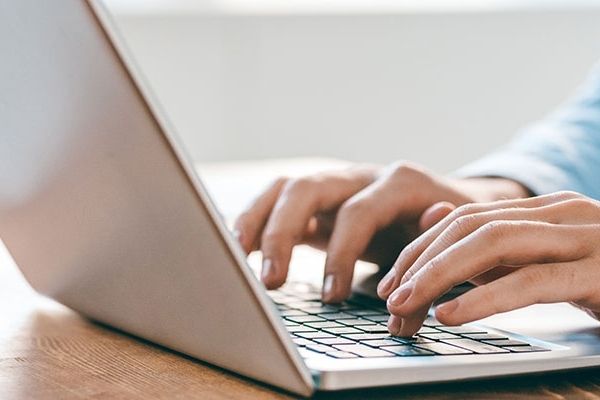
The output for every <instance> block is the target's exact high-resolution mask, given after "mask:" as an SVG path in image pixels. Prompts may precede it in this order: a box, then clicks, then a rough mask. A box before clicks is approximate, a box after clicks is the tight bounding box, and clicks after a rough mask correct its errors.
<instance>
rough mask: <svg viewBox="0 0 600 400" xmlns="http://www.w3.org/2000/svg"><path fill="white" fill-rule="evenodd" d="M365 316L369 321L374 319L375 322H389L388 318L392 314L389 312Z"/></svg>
mask: <svg viewBox="0 0 600 400" xmlns="http://www.w3.org/2000/svg"><path fill="white" fill-rule="evenodd" d="M364 318H365V319H368V320H369V321H373V322H387V320H388V319H389V318H390V315H389V314H378V315H365V316H364Z"/></svg>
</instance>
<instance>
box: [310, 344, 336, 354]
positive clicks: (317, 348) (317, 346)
mask: <svg viewBox="0 0 600 400" xmlns="http://www.w3.org/2000/svg"><path fill="white" fill-rule="evenodd" d="M306 348H307V349H309V350H312V351H316V352H317V353H327V352H328V351H331V347H329V346H326V345H324V344H316V343H313V344H309V345H308V346H306Z"/></svg>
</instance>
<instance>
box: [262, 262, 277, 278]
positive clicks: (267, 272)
mask: <svg viewBox="0 0 600 400" xmlns="http://www.w3.org/2000/svg"><path fill="white" fill-rule="evenodd" d="M274 272H275V266H274V265H273V261H271V259H270V258H265V259H264V260H263V263H262V271H261V275H260V277H261V278H262V281H263V282H264V283H267V282H268V281H269V279H270V278H271V275H273V273H274Z"/></svg>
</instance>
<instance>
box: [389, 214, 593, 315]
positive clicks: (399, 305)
mask: <svg viewBox="0 0 600 400" xmlns="http://www.w3.org/2000/svg"><path fill="white" fill-rule="evenodd" d="M578 232H580V227H577V226H571V225H567V226H563V225H551V224H546V223H541V222H530V221H493V222H490V223H487V224H485V225H483V226H482V228H481V229H478V230H476V231H475V232H473V234H471V235H469V236H467V237H465V238H464V239H461V240H459V241H457V242H455V243H454V244H453V245H452V246H450V247H448V248H447V249H446V250H444V251H442V252H441V253H439V254H438V255H436V256H435V257H432V258H431V259H430V260H429V261H427V262H426V263H425V264H424V265H423V266H422V268H420V269H419V270H418V271H417V272H415V274H414V275H413V276H412V277H411V278H410V279H409V280H408V281H407V282H406V283H404V284H403V285H401V286H400V287H399V288H398V289H396V290H395V291H394V292H393V293H392V294H391V295H390V298H389V299H388V309H389V311H390V312H391V313H393V314H395V315H399V316H406V315H410V314H411V313H413V312H415V311H416V310H418V309H420V308H421V307H423V305H424V304H429V303H432V302H433V301H434V300H436V299H437V298H439V297H440V296H441V295H442V294H444V293H446V292H447V291H448V290H450V288H452V287H453V286H455V285H457V284H459V283H462V282H465V281H467V280H469V279H471V278H473V277H475V276H477V275H480V274H481V273H483V272H486V271H488V270H490V269H492V268H494V267H496V266H498V265H527V264H534V263H552V262H565V261H571V260H574V259H578V258H580V257H581V256H582V255H581V252H582V251H583V249H582V246H581V243H580V241H579V240H578V234H577V233H578ZM442 240H443V239H442ZM585 251H587V249H586V250H585ZM407 288H408V289H410V293H409V294H408V295H406V291H407V290H408V289H407ZM400 293H402V294H403V297H400V296H399V294H400Z"/></svg>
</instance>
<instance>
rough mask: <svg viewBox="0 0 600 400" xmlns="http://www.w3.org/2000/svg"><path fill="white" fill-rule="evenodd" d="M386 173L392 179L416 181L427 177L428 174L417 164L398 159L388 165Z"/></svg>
mask: <svg viewBox="0 0 600 400" xmlns="http://www.w3.org/2000/svg"><path fill="white" fill-rule="evenodd" d="M387 175H388V177H389V178H390V179H392V180H402V181H416V180H419V181H420V180H423V179H428V177H429V175H428V174H427V173H426V172H425V171H424V170H423V169H422V168H421V167H419V166H417V165H416V164H413V163H411V162H408V161H405V160H400V161H396V162H394V163H392V164H390V166H389V167H388V170H387Z"/></svg>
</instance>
